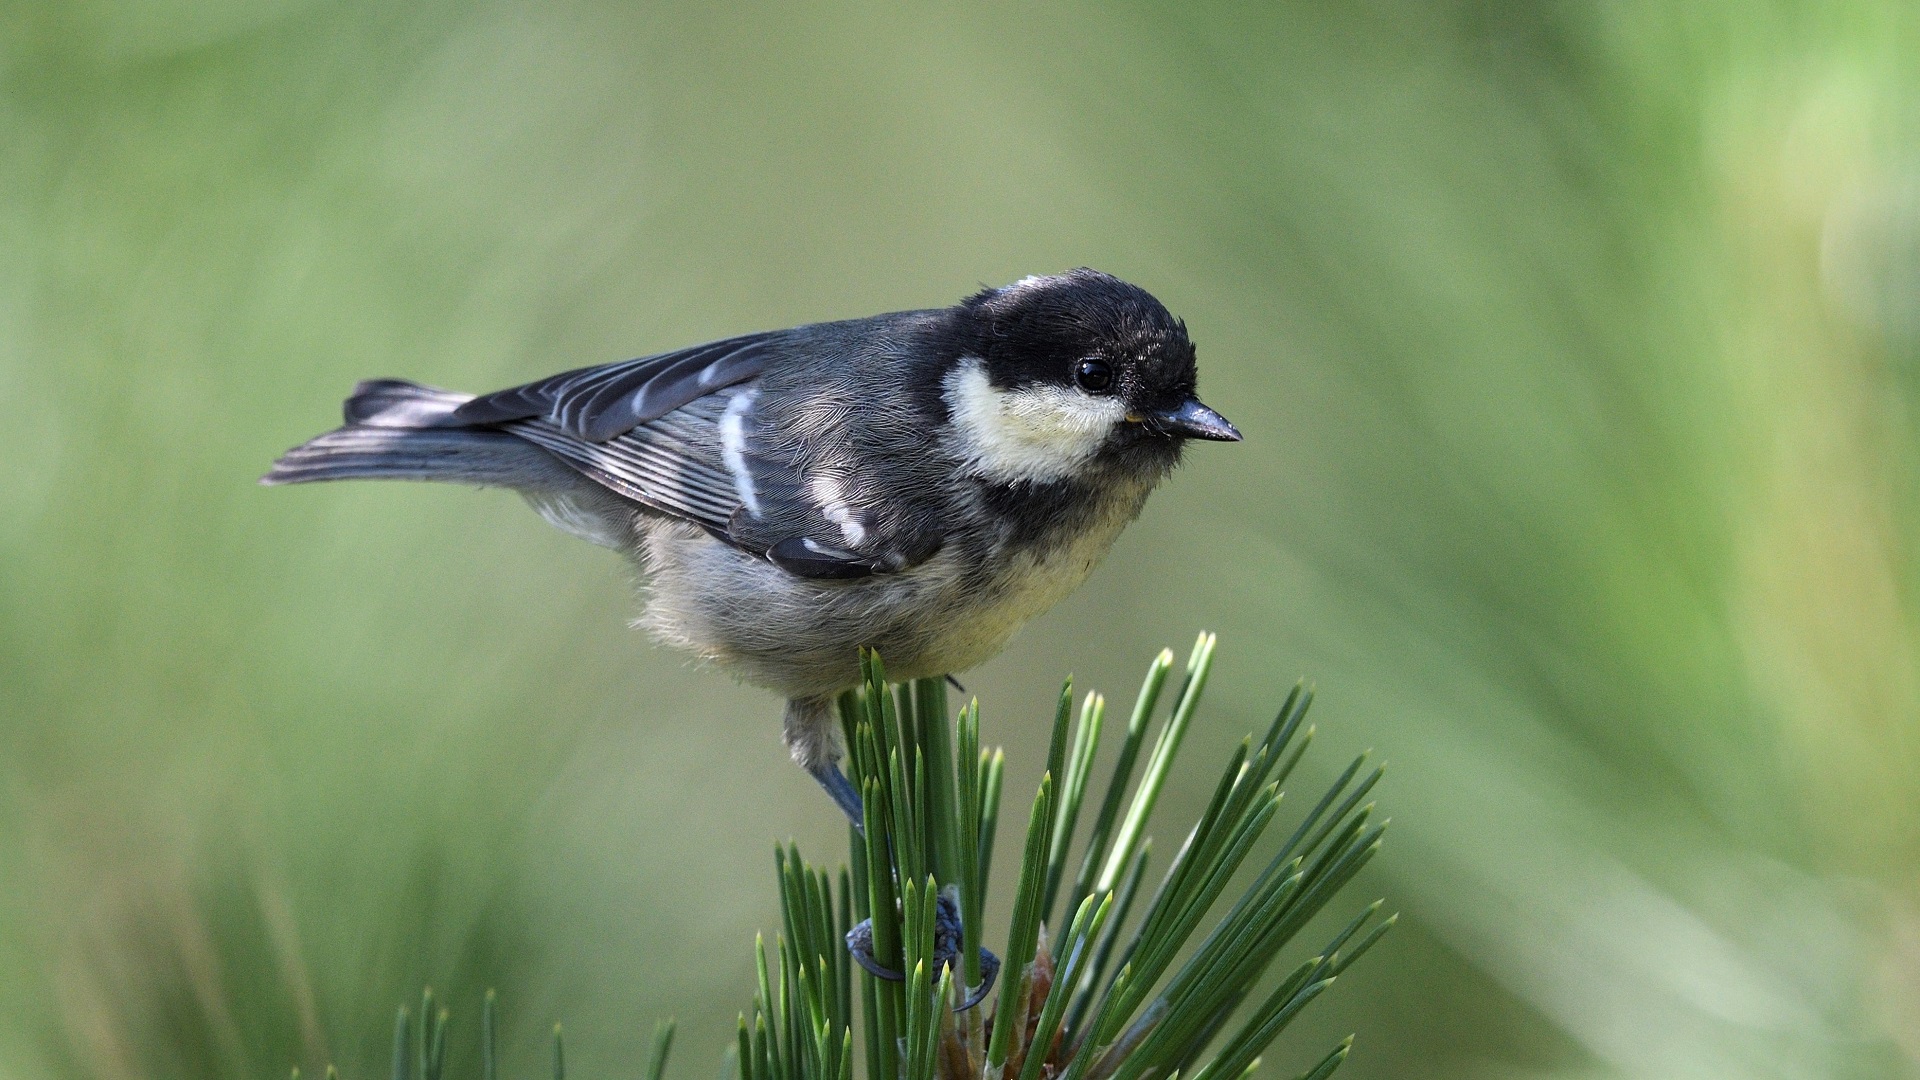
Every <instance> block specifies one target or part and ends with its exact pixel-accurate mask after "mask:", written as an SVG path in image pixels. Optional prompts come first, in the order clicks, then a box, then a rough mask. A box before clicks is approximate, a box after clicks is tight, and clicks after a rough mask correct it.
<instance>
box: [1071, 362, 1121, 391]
mask: <svg viewBox="0 0 1920 1080" xmlns="http://www.w3.org/2000/svg"><path fill="white" fill-rule="evenodd" d="M1073 381H1074V382H1076V383H1079V384H1080V389H1082V390H1085V391H1086V392H1087V393H1089V394H1104V393H1106V392H1107V390H1108V389H1109V388H1110V387H1112V386H1113V369H1112V368H1110V367H1108V366H1107V362H1106V361H1105V360H1082V361H1080V363H1079V364H1077V365H1075V366H1074V369H1073Z"/></svg>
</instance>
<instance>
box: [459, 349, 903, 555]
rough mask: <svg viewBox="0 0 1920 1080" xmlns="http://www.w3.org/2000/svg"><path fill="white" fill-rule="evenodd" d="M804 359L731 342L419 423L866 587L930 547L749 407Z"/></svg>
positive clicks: (578, 376) (583, 376)
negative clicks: (510, 443) (865, 580)
mask: <svg viewBox="0 0 1920 1080" xmlns="http://www.w3.org/2000/svg"><path fill="white" fill-rule="evenodd" d="M807 346H808V342H807V339H806V338H804V337H803V336H801V335H798V334H796V333H795V332H794V331H774V332H772V333H766V334H753V335H748V336H745V337H738V338H729V339H727V340H725V341H718V342H713V343H711V344H708V345H698V346H694V347H692V348H688V349H682V350H679V351H677V352H672V353H663V354H661V355H658V356H651V357H643V358H641V359H639V360H631V361H627V362H625V363H620V364H608V365H605V366H602V367H596V368H583V369H581V370H579V371H571V372H565V373H563V374H560V375H554V376H551V377H549V378H546V379H541V380H539V381H537V382H532V383H528V384H526V385H524V386H519V387H514V388H512V389H509V390H502V391H499V392H497V393H493V394H487V395H484V396H482V397H477V398H474V399H472V400H470V401H467V402H465V403H463V404H462V405H461V406H460V407H459V408H457V409H455V410H453V411H452V412H451V413H449V414H446V415H444V416H442V417H438V418H435V419H433V420H430V421H428V423H429V424H432V425H433V426H459V427H489V428H496V429H499V430H504V431H508V432H511V433H512V434H514V435H516V436H518V437H520V438H522V439H525V440H527V441H528V442H531V443H533V444H535V445H536V446H539V447H540V448H542V449H544V450H546V451H547V452H548V453H550V454H552V455H553V456H555V457H556V458H558V459H560V460H561V461H562V462H564V463H566V464H567V465H568V466H570V467H572V468H573V469H575V470H577V471H579V472H580V473H581V474H583V475H585V476H587V477H588V478H589V479H592V480H593V481H595V482H596V483H599V484H600V485H602V486H604V487H606V488H608V489H609V490H611V491H613V492H615V493H617V494H619V495H621V496H623V497H625V498H628V499H631V500H632V501H634V502H636V503H639V504H640V505H642V506H645V507H648V508H649V509H652V510H655V511H658V512H660V513H665V514H669V515H672V516H674V517H679V518H683V519H685V520H687V521H690V522H693V523H694V524H697V525H699V526H701V527H702V528H705V529H706V530H707V531H708V532H710V533H712V534H713V535H714V536H716V537H718V538H719V539H721V540H723V541H725V542H727V543H729V544H732V545H733V546H735V547H738V548H740V549H742V550H744V551H748V552H751V553H752V554H755V555H758V556H761V557H764V558H766V559H768V560H770V561H772V562H773V563H775V564H776V565H778V566H780V567H782V568H784V569H786V570H788V571H789V572H791V573H793V574H796V575H798V576H801V577H808V578H857V577H865V576H868V575H870V574H875V573H888V572H893V571H898V570H902V569H905V568H907V567H909V566H912V565H915V564H917V563H919V562H921V561H923V560H925V559H926V558H927V557H929V556H931V555H932V554H933V553H934V552H935V551H937V550H938V549H939V547H940V543H939V539H938V538H937V537H931V536H928V535H926V533H925V531H924V529H919V528H914V529H907V528H902V527H901V522H899V521H897V520H894V519H893V518H892V517H891V516H890V515H888V514H886V513H884V512H881V511H882V510H883V509H884V507H885V506H886V504H887V502H888V500H889V498H890V497H891V493H890V492H888V491H887V490H885V489H884V488H883V487H882V486H881V485H878V484H876V483H873V482H871V480H870V479H864V480H863V477H862V476H861V473H862V472H864V471H865V470H863V469H861V468H860V463H859V459H858V458H857V457H854V458H852V459H849V458H848V457H847V456H846V455H843V454H842V455H834V462H835V463H834V464H833V465H827V464H824V463H823V455H822V450H823V447H822V446H821V445H820V443H821V442H822V440H821V439H820V438H818V437H815V438H810V439H802V438H795V437H792V435H791V433H790V432H788V431H786V430H784V428H785V424H784V423H783V422H782V418H783V414H782V412H781V411H780V410H772V409H764V408H762V409H756V408H755V407H754V406H755V404H756V398H757V396H758V394H759V392H760V381H761V376H762V375H763V374H764V373H766V372H767V371H768V370H769V369H770V368H772V367H775V366H777V365H779V364H780V363H781V361H782V358H783V357H782V354H783V353H786V354H789V355H791V354H793V353H794V352H796V351H797V350H800V349H804V348H806V347H807ZM816 435H817V433H816ZM828 441H830V440H828Z"/></svg>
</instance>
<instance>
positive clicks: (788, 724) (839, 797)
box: [781, 697, 866, 832]
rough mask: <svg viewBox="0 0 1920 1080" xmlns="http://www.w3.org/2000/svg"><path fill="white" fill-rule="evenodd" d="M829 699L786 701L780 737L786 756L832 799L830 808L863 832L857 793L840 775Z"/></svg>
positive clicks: (808, 698) (863, 821)
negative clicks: (817, 783)
mask: <svg viewBox="0 0 1920 1080" xmlns="http://www.w3.org/2000/svg"><path fill="white" fill-rule="evenodd" d="M836 726H837V725H836V724H835V723H834V719H833V699H832V698H830V697H797V698H788V699H787V711H786V714H785V715H784V716H783V717H782V718H781V736H782V737H783V738H784V739H785V740H786V743H787V753H789V754H792V755H793V760H794V761H795V762H797V763H798V764H799V766H800V767H801V768H803V769H805V770H807V775H808V776H811V777H813V778H814V780H816V781H818V782H819V784H820V786H821V787H823V788H825V789H826V791H827V794H828V795H829V796H831V797H832V799H833V804H834V805H835V806H838V807H839V808H840V812H841V813H843V814H845V815H847V820H848V821H851V822H853V827H854V828H855V829H856V830H858V831H861V832H865V831H866V815H865V814H864V813H863V812H862V811H861V807H860V791H859V789H858V788H856V787H854V786H853V781H851V780H849V779H847V774H845V773H843V772H841V771H840V746H839V740H838V739H837V738H836V737H835V735H834V728H835V727H836Z"/></svg>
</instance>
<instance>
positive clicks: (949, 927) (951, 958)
mask: <svg viewBox="0 0 1920 1080" xmlns="http://www.w3.org/2000/svg"><path fill="white" fill-rule="evenodd" d="M960 942H961V937H960V906H959V905H958V904H956V903H954V902H953V899H952V898H951V897H949V896H948V895H947V894H946V893H941V894H940V898H939V900H938V901H937V903H936V905H935V911H934V927H933V950H934V952H933V959H934V964H935V967H934V970H935V972H936V973H937V972H938V971H939V969H940V968H942V967H944V968H946V969H948V970H949V971H952V972H953V973H954V974H956V975H958V974H959V973H960V969H959V968H958V967H957V966H956V965H957V962H958V961H959V959H960V948H961V945H960ZM847 951H848V952H850V953H852V954H853V961H854V963H856V964H859V965H860V966H861V967H862V968H864V969H865V970H866V972H867V974H869V975H871V976H873V977H874V978H876V979H885V980H887V981H888V982H902V981H904V980H905V979H906V976H905V975H903V974H901V973H900V972H898V971H895V970H893V969H892V968H890V967H886V966H884V965H882V964H881V963H880V962H879V961H877V960H875V959H874V958H873V920H872V919H866V920H864V921H862V922H861V923H860V925H858V926H856V927H854V928H853V929H851V930H849V931H847ZM999 974H1000V958H999V957H997V956H995V955H993V954H992V953H990V952H988V951H987V950H986V949H984V948H983V949H981V950H980V985H979V986H977V987H974V988H973V991H972V992H971V993H969V994H968V995H967V998H966V1000H965V1001H962V1002H961V1003H960V1004H959V1005H957V1006H955V1007H954V1010H953V1011H954V1012H966V1011H967V1010H968V1009H971V1008H973V1007H974V1006H975V1005H978V1004H980V1003H981V1002H982V1001H985V1000H986V999H987V994H988V993H990V992H992V990H993V982H994V979H995V977H997V976H998V975H999Z"/></svg>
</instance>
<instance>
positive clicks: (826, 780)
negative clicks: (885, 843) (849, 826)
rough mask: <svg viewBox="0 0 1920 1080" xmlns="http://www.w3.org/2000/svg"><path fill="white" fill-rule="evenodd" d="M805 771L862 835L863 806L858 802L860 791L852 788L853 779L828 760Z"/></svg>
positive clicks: (863, 826) (863, 821)
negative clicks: (825, 791) (825, 790)
mask: <svg viewBox="0 0 1920 1080" xmlns="http://www.w3.org/2000/svg"><path fill="white" fill-rule="evenodd" d="M807 772H808V773H810V774H812V776H813V778H814V779H815V780H817V781H819V782H820V786H821V787H823V788H826V789H827V795H828V796H829V797H831V798H832V799H833V802H834V805H835V806H838V807H839V808H840V810H841V812H843V813H845V814H846V815H847V820H848V821H851V822H853V828H854V830H855V831H856V832H859V833H861V834H863V835H864V834H865V833H866V831H867V827H866V820H867V818H866V810H865V807H864V806H863V805H862V804H861V802H860V793H859V792H857V791H855V790H853V781H851V780H849V779H847V774H846V773H843V772H841V771H840V765H839V763H837V762H832V761H829V762H826V763H824V764H822V765H820V766H818V767H814V768H809V769H808V770H807Z"/></svg>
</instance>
